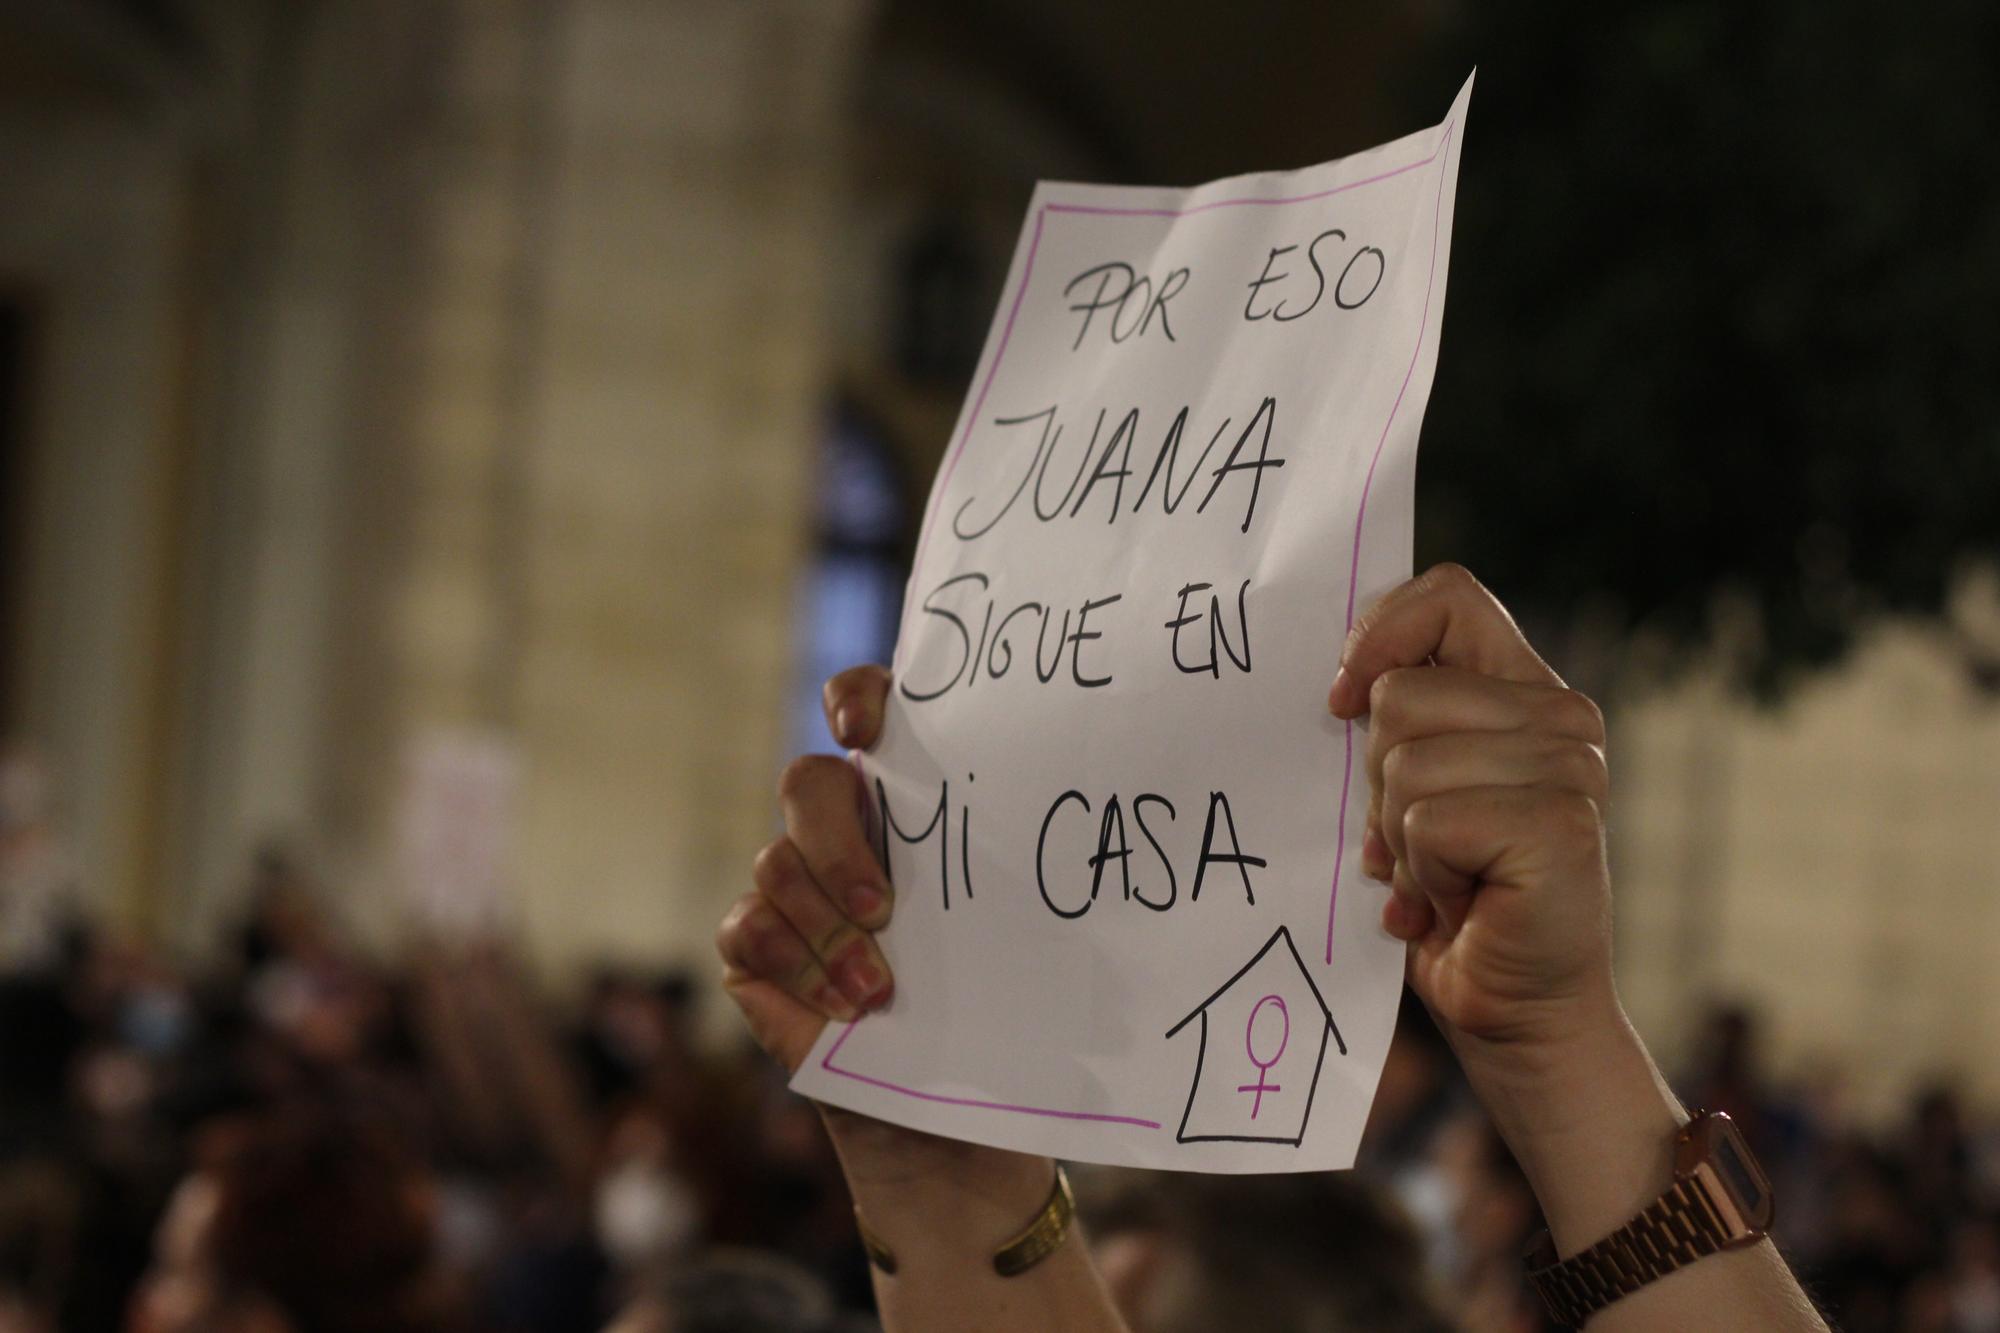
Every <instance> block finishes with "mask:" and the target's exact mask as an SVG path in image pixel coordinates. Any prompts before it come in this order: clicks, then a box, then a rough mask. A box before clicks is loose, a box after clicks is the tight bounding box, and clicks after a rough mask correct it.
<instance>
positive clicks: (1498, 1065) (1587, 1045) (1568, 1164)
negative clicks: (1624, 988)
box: [1460, 999, 1826, 1333]
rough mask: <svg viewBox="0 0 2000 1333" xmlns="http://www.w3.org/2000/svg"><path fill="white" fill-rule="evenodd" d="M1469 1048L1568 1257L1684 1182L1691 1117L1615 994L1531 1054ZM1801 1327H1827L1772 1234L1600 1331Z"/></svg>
mask: <svg viewBox="0 0 2000 1333" xmlns="http://www.w3.org/2000/svg"><path fill="white" fill-rule="evenodd" d="M1509 1055H1510V1058H1504V1059H1496V1058H1495V1052H1493V1051H1492V1050H1490V1049H1485V1050H1482V1049H1461V1051H1460V1057H1461V1060H1462V1061H1463V1062H1464V1064H1465V1067H1466V1073H1467V1076H1468V1078H1470V1080H1471V1081H1472V1085H1473V1090H1474V1091H1475V1092H1476V1093H1477V1094H1478V1095H1479V1098H1480V1100H1481V1102H1482V1103H1483V1104H1484V1105H1485V1106H1486V1108H1487V1110H1488V1112H1489V1113H1490V1114H1491V1115H1492V1116H1493V1118H1494V1122H1495V1124H1496V1125H1497V1126H1498V1128H1499V1130H1500V1133H1501V1136H1502V1137H1503V1138H1504V1139H1505V1140H1506V1141H1507V1144H1508V1147H1509V1148H1511V1149H1512V1151H1513V1153H1514V1156H1515V1159H1516V1160H1517V1161H1518V1162H1519V1163H1520V1165H1521V1169H1522V1171H1523V1172H1524V1173H1525V1174H1526V1175H1527V1177H1528V1182H1529V1184H1530V1186H1531V1187H1532V1188H1533V1189H1534V1192H1535V1197H1536V1198H1537V1199H1538V1200H1539V1201H1540V1202H1541V1205H1542V1212H1543V1216H1544V1218H1545V1220H1546V1221H1547V1223H1548V1226H1549V1232H1550V1235H1551V1237H1552V1238H1553V1240H1554V1241H1555V1246H1556V1252H1557V1254H1559V1255H1561V1256H1562V1257H1564V1258H1568V1257H1569V1256H1571V1255H1573V1254H1576V1253H1577V1252H1578V1251H1580V1250H1583V1249H1586V1248H1587V1247H1589V1246H1590V1245H1592V1244H1594V1243H1595V1242H1596V1241H1598V1240H1600V1239H1602V1238H1603V1237H1604V1236H1606V1235H1607V1234H1609V1233H1610V1232H1612V1231H1615V1230H1617V1229H1618V1228H1619V1227H1621V1226H1623V1225H1625V1223H1627V1222H1629V1221H1630V1220H1632V1218H1633V1217H1634V1216H1636V1215H1637V1214H1638V1213H1639V1212H1640V1210H1642V1209H1643V1208H1645V1207H1646V1206H1647V1205H1648V1204H1650V1203H1652V1202H1653V1201H1654V1200H1655V1199H1657V1198H1658V1197H1659V1196H1660V1195H1661V1194H1662V1193H1663V1192H1664V1191H1665V1190H1666V1189H1667V1187H1668V1186H1669V1185H1670V1184H1671V1183H1672V1180H1673V1159H1674V1153H1673V1138H1674V1134H1675V1133H1676V1131H1678V1130H1679V1128H1680V1127H1681V1126H1682V1125H1683V1124H1685V1123H1686V1121H1687V1119H1688V1116H1687V1113H1686V1111H1685V1110H1684V1109H1683V1108H1682V1106H1681V1104H1680V1102H1679V1100H1678V1099H1676V1098H1675V1097H1674V1095H1673V1093H1672V1092H1671V1091H1670V1090H1669V1089H1668V1088H1667V1085H1666V1082H1665V1080H1664V1079H1662V1078H1661V1077H1660V1074H1659V1070H1658V1068H1657V1067H1656V1066H1655V1065H1654V1064H1653V1061H1652V1058H1651V1056H1649V1055H1648V1054H1647V1052H1646V1048H1645V1045H1644V1043H1642V1042H1641V1041H1640V1039H1639V1036H1638V1034H1637V1033H1635V1032H1634V1031H1633V1030H1632V1027H1631V1025H1630V1024H1629V1023H1628V1022H1627V1021H1626V1019H1625V1016H1624V1013H1623V1011H1622V1010H1620V1009H1619V1008H1618V1006H1617V1002H1616V1000H1615V999H1612V1000H1609V1001H1608V1002H1607V1005H1606V1007H1605V1009H1604V1011H1603V1012H1602V1013H1601V1014H1600V1015H1599V1017H1598V1018H1597V1019H1595V1020H1593V1021H1589V1022H1581V1023H1578V1024H1577V1025H1576V1027H1575V1029H1574V1031H1573V1033H1572V1035H1571V1036H1570V1037H1569V1038H1567V1039H1566V1041H1565V1044H1563V1045H1561V1046H1559V1047H1554V1048H1551V1049H1548V1050H1546V1051H1544V1052H1542V1053H1541V1054H1539V1055H1538V1056H1537V1057H1535V1058H1533V1059H1528V1060H1520V1059H1515V1058H1511V1056H1512V1055H1513V1053H1509ZM1697 1327H1698V1328H1703V1329H1715V1330H1718V1333H1729V1331H1730V1330H1739V1329H1740V1330H1744V1331H1745V1333H1749V1331H1750V1330H1757V1331H1758V1333H1764V1331H1766V1330H1769V1331H1771V1333H1791V1331H1792V1330H1801V1331H1803V1330H1822V1331H1823V1330H1824V1329H1825V1328H1826V1325H1825V1323H1824V1322H1823V1321H1822V1320H1821V1319H1820V1317H1819V1316H1818V1315H1817V1314H1816V1313H1815V1312H1814V1311H1813V1308H1812V1304H1811V1302H1810V1301H1808V1300H1807V1299H1806V1297H1805V1294H1804V1292H1803V1291H1801V1290H1800V1288H1799V1285H1798V1282H1797V1281H1796V1280H1795V1279H1794V1278H1793V1276H1792V1274H1791V1271H1790V1269H1789V1268H1787V1267H1786V1265H1785V1262H1784V1260H1783V1259H1782V1258H1781V1257H1780V1256H1779V1255H1778V1252H1777V1248H1776V1247H1775V1246H1774V1245H1773V1244H1772V1243H1771V1242H1770V1241H1769V1240H1764V1241H1761V1242H1759V1243H1758V1244H1756V1245H1754V1246H1751V1247H1748V1248H1746V1249H1742V1250H1730V1251H1724V1252H1722V1253H1718V1254H1712V1255H1709V1256H1707V1257H1706V1258H1702V1259H1698V1260H1696V1261H1695V1262H1693V1263H1691V1264H1689V1265H1687V1266H1685V1267H1683V1268H1681V1269H1679V1270H1678V1271H1676V1272H1674V1273H1671V1274H1668V1275H1667V1276H1666V1277H1664V1278H1661V1279H1660V1280H1658V1281H1656V1282H1653V1283H1651V1284H1649V1285H1647V1286H1646V1287H1644V1288H1642V1289H1640V1290H1639V1291H1637V1292H1635V1293H1633V1294H1632V1295H1630V1296H1626V1297H1624V1298H1623V1299H1621V1300H1618V1301H1616V1302H1614V1303H1613V1304H1611V1305H1609V1306H1607V1307H1606V1308H1605V1309H1603V1310H1602V1311H1600V1312H1599V1313H1598V1314H1597V1315H1596V1316H1595V1317H1593V1318H1592V1319H1591V1320H1590V1323H1589V1328H1590V1333H1652V1331H1653V1330H1661V1331H1662V1333H1664V1331H1665V1330H1682V1329H1688V1328H1697Z"/></svg>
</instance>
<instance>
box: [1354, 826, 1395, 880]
mask: <svg viewBox="0 0 2000 1333" xmlns="http://www.w3.org/2000/svg"><path fill="white" fill-rule="evenodd" d="M1395 872H1396V858H1395V855H1394V854H1393V853H1392V852H1390V850H1389V840H1388V839H1387V838H1385V837H1383V836H1382V831H1381V830H1380V829H1377V828H1373V827H1371V828H1370V829H1369V830H1368V831H1367V832H1366V833H1364V834H1362V835H1361V873H1363V874H1364V875H1367V876H1368V878H1370V879H1379V880H1381V881H1382V882H1383V883H1384V884H1386V883H1388V882H1389V876H1391V875H1393V874H1394V873H1395Z"/></svg>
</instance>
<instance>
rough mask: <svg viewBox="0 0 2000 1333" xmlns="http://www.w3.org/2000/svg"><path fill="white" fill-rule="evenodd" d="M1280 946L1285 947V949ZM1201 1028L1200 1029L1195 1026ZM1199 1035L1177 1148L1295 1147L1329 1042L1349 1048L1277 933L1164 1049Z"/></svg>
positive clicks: (1284, 934)
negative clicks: (1231, 1144) (1218, 1145)
mask: <svg viewBox="0 0 2000 1333" xmlns="http://www.w3.org/2000/svg"><path fill="white" fill-rule="evenodd" d="M1281 946H1282V947H1281ZM1197 1020H1198V1021H1197ZM1191 1027H1193V1028H1197V1029H1198V1030H1199V1041H1198V1042H1197V1041H1190V1042H1189V1044H1190V1045H1192V1046H1193V1056H1192V1058H1193V1065H1194V1075H1193V1079H1192V1082H1191V1086H1190V1087H1189V1089H1188V1100H1187V1109H1186V1111H1185V1112H1184V1113H1183V1114H1182V1116H1181V1123H1180V1128H1179V1130H1178V1131H1177V1132H1176V1134H1175V1138H1176V1140H1177V1141H1179V1142H1181V1143H1213V1142H1218V1141H1228V1142H1236V1143H1274V1144H1289V1145H1291V1146H1292V1147H1297V1146H1298V1145H1299V1143H1300V1142H1301V1141H1302V1140H1303V1139H1304V1138H1305V1133H1306V1118H1307V1116H1308V1115H1310V1114H1311V1111H1312V1101H1313V1094H1314V1093H1315V1092H1317V1091H1318V1088H1319V1075H1320V1066H1321V1064H1322V1063H1323V1062H1324V1061H1325V1059H1326V1048H1327V1042H1328V1040H1329V1039H1331V1040H1332V1041H1333V1043H1334V1044H1335V1045H1336V1046H1337V1047H1338V1048H1339V1050H1340V1053H1341V1054H1342V1055H1345V1054H1347V1043H1346V1041H1344V1040H1343V1039H1342V1038H1341V1035H1340V1028H1339V1027H1338V1026H1337V1025H1336V1024H1335V1023H1334V1021H1333V1013H1332V1011H1331V1010H1329V1009H1328V1008H1327V1007H1326V1001H1325V999H1324V998H1322V997H1321V995H1320V992H1319V987H1318V985H1316V984H1315V983H1314V981H1313V979H1312V974H1311V973H1310V972H1308V971H1307V970H1306V965H1305V961H1304V960H1303V959H1301V958H1300V957H1299V951H1298V948H1297V947H1296V946H1295V945H1294V944H1293V943H1292V935H1291V932H1290V931H1289V930H1287V929H1286V928H1285V927H1283V926H1280V927H1278V929H1277V931H1276V932H1275V933H1273V934H1272V936H1271V938H1270V939H1268V940H1266V941H1265V942H1264V947H1263V948H1261V949H1259V950H1258V951H1257V953H1256V956H1255V957H1253V958H1251V960H1250V961H1249V962H1248V963H1246V964H1244V965H1243V967H1242V968H1240V969H1239V970H1238V971H1237V973H1236V974H1235V975H1234V976H1232V977H1230V978H1229V980H1227V981H1225V982H1223V983H1222V985H1221V986H1220V987H1219V988H1218V989H1217V990H1216V991H1215V992H1214V993H1213V994H1211V995H1210V996H1209V997H1208V998H1207V999H1205V1000H1203V1001H1202V1002H1201V1003H1200V1004H1198V1005H1196V1006H1195V1007H1194V1009H1193V1010H1192V1011H1191V1012H1189V1014H1188V1015H1187V1017H1185V1018H1183V1019H1181V1020H1180V1022H1178V1023H1176V1024H1174V1025H1173V1027H1171V1028H1169V1029H1168V1030H1167V1038H1168V1040H1173V1039H1175V1038H1176V1037H1180V1038H1181V1040H1183V1041H1189V1038H1188V1037H1185V1036H1182V1034H1183V1033H1186V1032H1188V1031H1189V1029H1190V1028H1191Z"/></svg>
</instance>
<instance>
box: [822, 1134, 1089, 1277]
mask: <svg viewBox="0 0 2000 1333" xmlns="http://www.w3.org/2000/svg"><path fill="white" fill-rule="evenodd" d="M1075 1220H1076V1195H1075V1194H1073V1193H1072V1192H1071V1191H1070V1187H1069V1175H1068V1173H1066V1172H1065V1171H1064V1170H1063V1169H1062V1163H1060V1162H1058V1163H1056V1179H1055V1184H1054V1185H1052V1186H1051V1187H1050V1189H1049V1198H1048V1202H1046V1203H1044V1204H1043V1205H1042V1207H1041V1210H1040V1211H1039V1212H1037V1213H1036V1214H1035V1217H1034V1220H1033V1221H1031V1222H1029V1223H1028V1225H1027V1226H1026V1228H1024V1229H1023V1230H1022V1231H1021V1232H1020V1234H1019V1235H1017V1236H1015V1237H1014V1238H1013V1239H1012V1240H1010V1241H1008V1242H1007V1243H1006V1244H1005V1245H1002V1246H1001V1247H1000V1248H999V1249H997V1250H995V1251H994V1252H993V1271H994V1272H996V1273H998V1274H999V1275H1000V1276H1001V1277H1018V1276H1019V1275H1021V1274H1022V1273H1025V1272H1027V1271H1028V1270H1029V1269H1030V1268H1033V1267H1034V1266H1035V1265H1036V1264H1038V1263H1040V1262H1041V1261H1042V1260H1044V1259H1046V1258H1048V1257H1049V1256H1050V1255H1051V1254H1054V1253H1055V1252H1056V1251H1057V1250H1058V1249H1060V1248H1061V1247H1062V1243H1063V1240H1064V1239H1065V1238H1066V1237H1068V1235H1069V1231H1070V1226H1071V1224H1072V1223H1073V1222H1075ZM854 1225H855V1227H856V1228H858V1229H859V1230H860V1232H861V1247H862V1248H863V1249H865V1250H866V1251H868V1262H869V1263H871V1264H873V1265H875V1267H877V1268H879V1269H881V1270H882V1271H883V1272H884V1273H887V1274H890V1275H891V1276H893V1275H894V1274H895V1272H896V1252H895V1251H894V1250H891V1249H890V1248H889V1247H888V1246H887V1245H886V1244H884V1243H883V1241H882V1238H881V1237H880V1236H878V1235H876V1234H875V1233H874V1232H873V1231H870V1230H869V1229H868V1223H867V1222H865V1221H864V1220H862V1217H861V1210H860V1209H859V1208H856V1209H855V1210H854Z"/></svg>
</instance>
